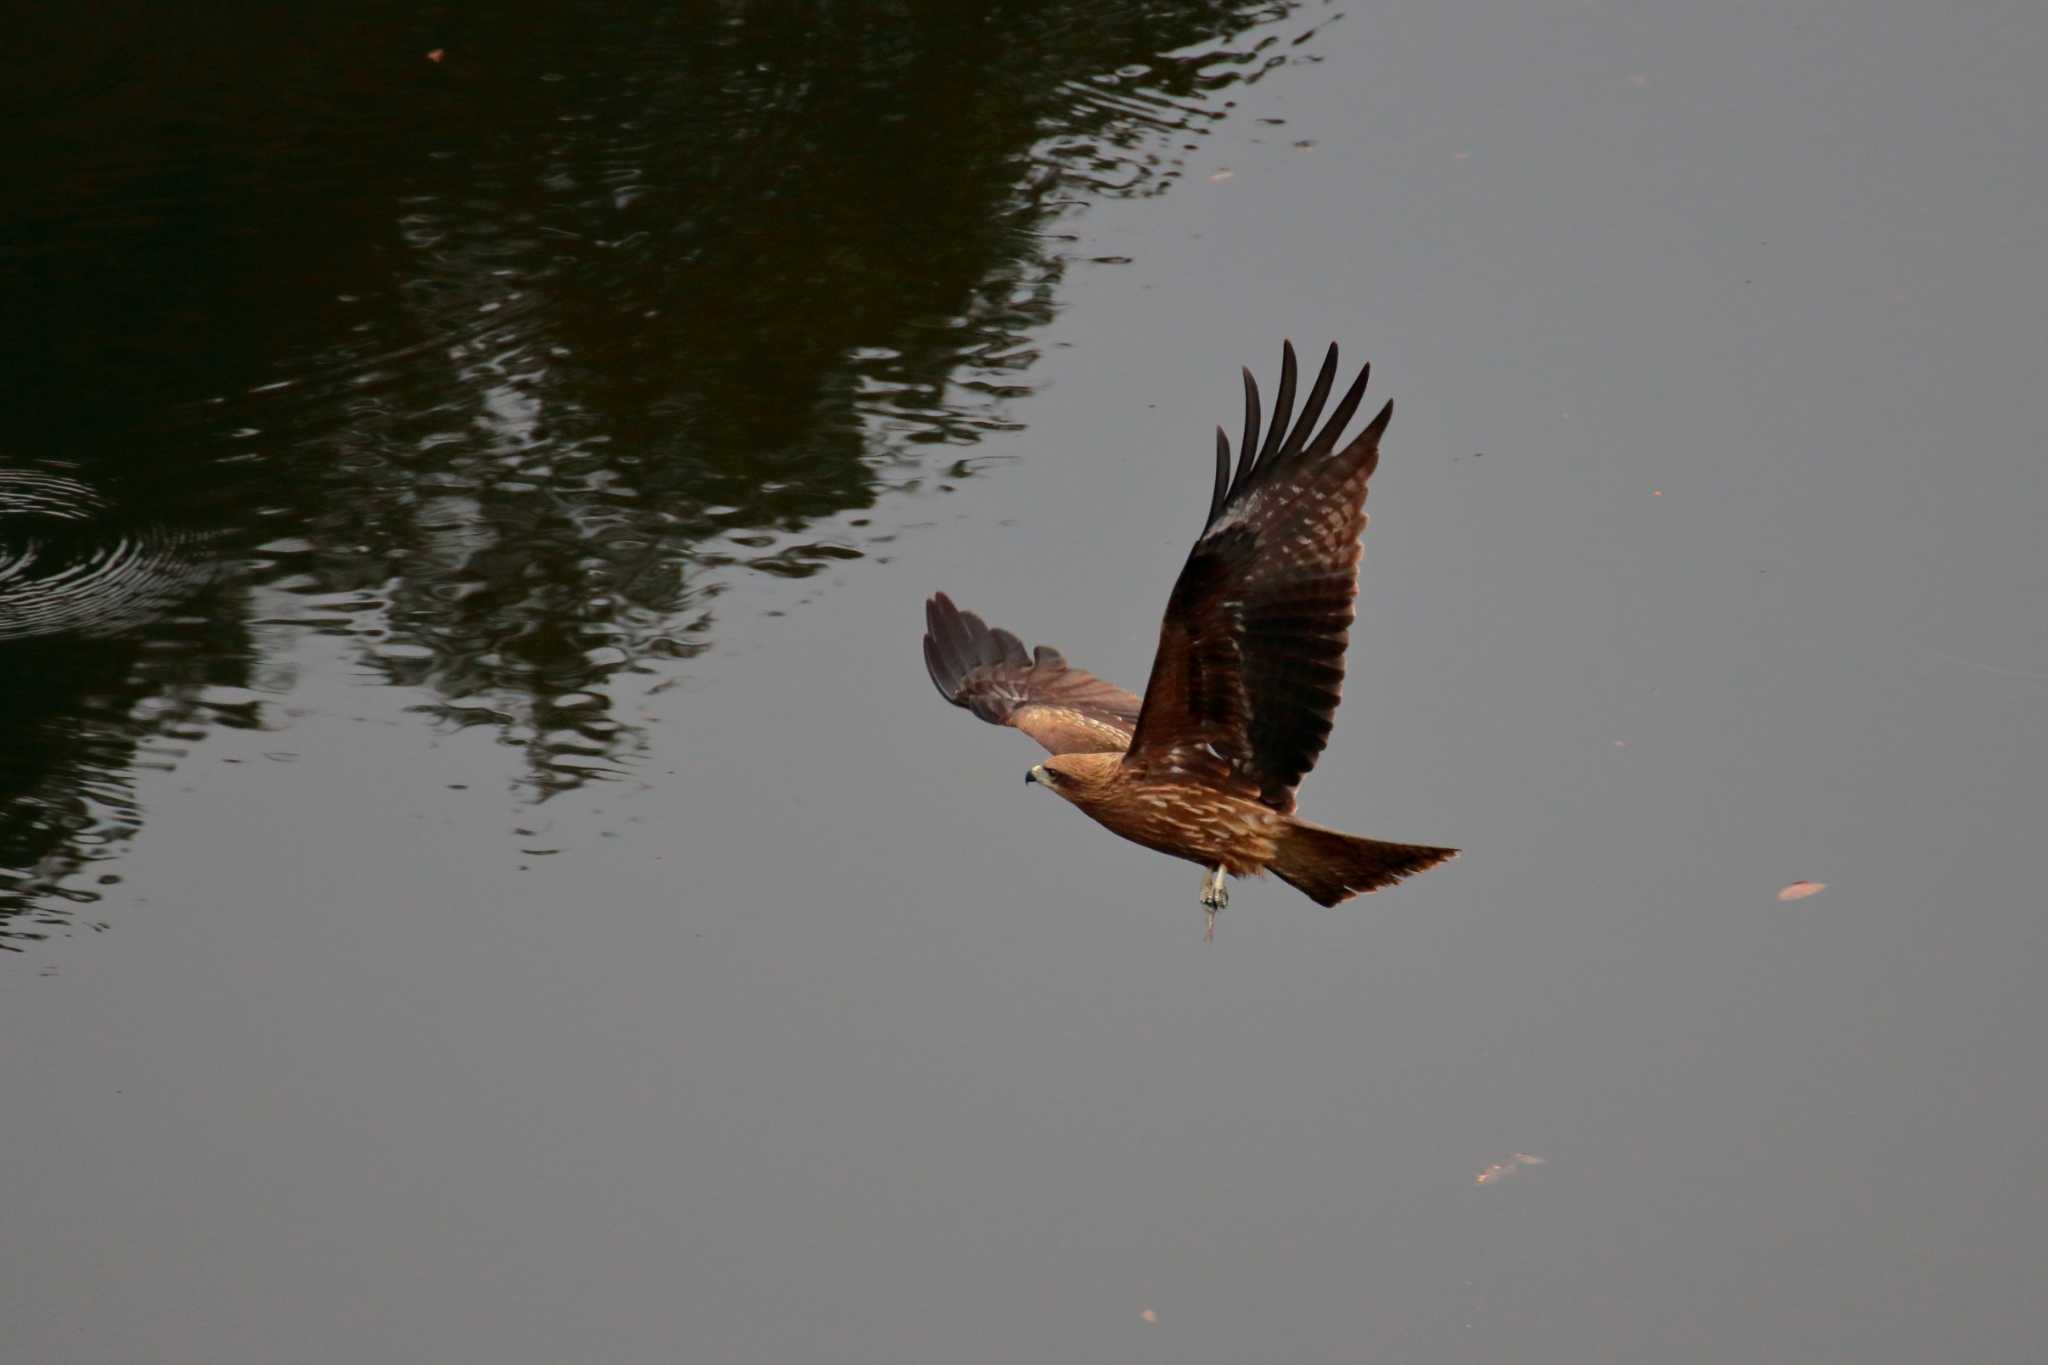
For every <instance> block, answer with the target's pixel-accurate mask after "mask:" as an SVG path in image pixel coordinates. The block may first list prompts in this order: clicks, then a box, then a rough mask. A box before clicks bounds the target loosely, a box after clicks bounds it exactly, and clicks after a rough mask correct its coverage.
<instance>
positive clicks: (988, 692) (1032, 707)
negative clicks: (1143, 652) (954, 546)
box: [924, 593, 1139, 754]
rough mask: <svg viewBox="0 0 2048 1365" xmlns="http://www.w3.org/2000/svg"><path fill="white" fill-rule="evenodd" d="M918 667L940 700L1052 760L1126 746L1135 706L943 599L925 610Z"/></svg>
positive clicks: (1050, 652)
mask: <svg viewBox="0 0 2048 1365" xmlns="http://www.w3.org/2000/svg"><path fill="white" fill-rule="evenodd" d="M924 619H925V633H924V662H925V667H926V669H928V670H929V671H930V673H931V675H932V683H933V685H934V686H936V687H937V688H938V689H939V695H940V696H943V697H944V698H945V699H946V700H947V701H950V702H952V703H953V704H954V705H955V706H964V707H966V708H967V709H968V710H970V711H972V712H973V713H974V714H975V715H977V716H979V717H981V718H982V719H983V720H985V721H987V722H989V723H990V724H991V725H1009V726H1014V727H1015V728H1017V729H1019V730H1022V731H1023V732H1024V733H1025V734H1027V735H1030V736H1031V737H1032V738H1033V739H1035V740H1037V741H1038V742H1039V743H1040V744H1043V745H1044V746H1045V747H1046V749H1048V750H1049V751H1050V752H1052V753H1056V754H1067V753H1108V752H1113V751H1121V750H1122V749H1124V748H1125V747H1126V746H1127V745H1128V744H1129V743H1130V736H1131V731H1132V729H1133V728H1134V727H1135V726H1136V724H1137V719H1138V707H1139V703H1138V699H1137V698H1136V697H1135V696H1133V695H1131V694H1130V693H1129V692H1126V691H1124V690H1123V689H1122V688H1121V687H1117V686H1115V685H1114V684H1111V683H1106V682H1104V681H1103V680H1102V679H1100V678H1098V677H1096V676H1095V675H1094V674H1092V673H1086V672H1083V671H1082V670H1081V669H1078V668H1074V667H1072V666H1070V665H1069V664H1068V663H1067V661H1066V659H1065V658H1064V657H1063V656H1062V655H1061V654H1060V652H1059V651H1058V650H1056V649H1054V648H1052V647H1051V646H1049V645H1040V646H1039V647H1038V648H1037V650H1036V651H1035V652H1027V651H1026V650H1025V648H1024V642H1023V641H1022V640H1019V639H1018V638H1017V637H1016V636H1015V635H1012V634H1011V633H1010V632H1009V631H1007V630H1002V629H990V628H989V626H988V625H987V624H986V623H985V622H983V621H982V619H981V618H980V617H979V616H977V615H975V614H974V613H973V612H971V611H962V610H960V609H959V608H958V607H956V606H954V605H953V600H952V599H951V598H950V597H947V596H946V594H944V593H934V594H933V595H932V597H931V599H930V600H929V601H927V602H926V603H925V608H924Z"/></svg>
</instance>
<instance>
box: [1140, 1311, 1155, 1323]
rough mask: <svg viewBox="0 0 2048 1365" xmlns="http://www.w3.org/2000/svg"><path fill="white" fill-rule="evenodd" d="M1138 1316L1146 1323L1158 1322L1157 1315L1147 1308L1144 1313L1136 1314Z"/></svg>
mask: <svg viewBox="0 0 2048 1365" xmlns="http://www.w3.org/2000/svg"><path fill="white" fill-rule="evenodd" d="M1138 1316H1139V1317H1141V1318H1143V1319H1144V1320H1145V1321H1147V1322H1153V1323H1156V1322H1158V1321H1159V1315H1158V1314H1157V1313H1155V1312H1153V1311H1152V1310H1151V1309H1149V1308H1147V1309H1146V1310H1145V1311H1144V1312H1142V1313H1140V1314H1138Z"/></svg>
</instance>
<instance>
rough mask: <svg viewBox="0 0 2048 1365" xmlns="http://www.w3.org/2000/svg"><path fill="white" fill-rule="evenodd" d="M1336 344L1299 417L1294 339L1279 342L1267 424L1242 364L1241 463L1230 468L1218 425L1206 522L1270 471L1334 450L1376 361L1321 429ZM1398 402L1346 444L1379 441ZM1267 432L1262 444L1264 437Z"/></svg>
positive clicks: (1332, 377) (1361, 372)
mask: <svg viewBox="0 0 2048 1365" xmlns="http://www.w3.org/2000/svg"><path fill="white" fill-rule="evenodd" d="M1337 355H1338V351H1337V343H1336V342H1334V341H1333V342H1331V343H1330V348H1329V350H1328V351H1326V352H1324V354H1323V363H1322V367H1321V369H1320V370H1319V371H1318V373H1317V375H1316V381H1315V385H1314V387H1313V388H1312V389H1310V391H1309V395H1308V402H1307V403H1306V404H1305V405H1304V406H1303V408H1302V410H1301V416H1300V417H1299V418H1298V419H1297V418H1295V416H1294V411H1293V409H1294V388H1295V378H1296V372H1297V363H1296V360H1295V355H1294V343H1293V342H1292V341H1291V340H1287V341H1282V342H1281V343H1280V389H1279V392H1278V393H1277V394H1276V395H1275V397H1274V402H1273V421H1272V424H1271V425H1270V426H1268V425H1267V424H1266V423H1265V421H1264V412H1263V411H1262V409H1263V406H1264V405H1263V404H1262V403H1261V401H1260V398H1259V382H1258V380H1257V379H1255V378H1254V377H1253V376H1252V372H1251V369H1250V368H1249V367H1245V368H1244V436H1243V438H1242V443H1241V444H1240V445H1239V447H1238V451H1237V468H1236V470H1235V471H1234V472H1233V471H1232V470H1231V468H1230V442H1229V440H1228V439H1227V438H1226V437H1225V436H1224V434H1223V429H1222V428H1221V427H1218V428H1217V429H1216V489H1215V492H1214V493H1213V494H1212V495H1211V496H1210V499H1209V519H1208V522H1207V523H1206V525H1208V526H1214V525H1215V524H1216V519H1217V518H1218V517H1220V516H1221V515H1222V514H1223V510H1224V508H1226V507H1227V506H1229V504H1230V503H1231V502H1233V501H1235V500H1236V499H1238V498H1240V497H1242V496H1244V495H1245V494H1246V493H1248V492H1249V491H1250V490H1251V489H1252V488H1253V487H1255V486H1256V485H1257V484H1258V483H1260V482H1261V481H1262V479H1263V478H1264V476H1265V475H1266V474H1267V473H1268V472H1269V471H1271V470H1275V469H1279V468H1283V467H1284V466H1286V465H1288V464H1289V463H1291V462H1293V461H1295V460H1297V459H1300V458H1303V457H1304V456H1324V455H1329V454H1331V453H1332V452H1334V451H1336V450H1337V448H1338V441H1339V440H1341V439H1342V437H1343V435H1344V428H1345V427H1347V426H1349V425H1350V423H1351V418H1352V416H1353V414H1355V413H1356V412H1357V411H1358V405H1359V403H1360V402H1361V401H1362V400H1363V399H1364V397H1365V386H1366V383H1367V381H1368V380H1369V379H1370V378H1371V376H1372V366H1371V365H1369V364H1368V365H1363V366H1361V367H1360V368H1359V371H1358V377H1357V378H1356V379H1354V380H1353V381H1352V382H1351V387H1350V388H1349V389H1348V390H1346V391H1345V394H1344V396H1343V397H1342V398H1341V399H1339V400H1338V403H1337V407H1336V410H1335V411H1334V412H1332V413H1331V414H1330V419H1329V421H1327V422H1325V423H1323V427H1322V430H1321V431H1317V430H1316V422H1317V420H1318V419H1319V418H1321V416H1322V413H1323V405H1324V404H1325V403H1326V402H1327V401H1328V400H1329V396H1330V389H1331V386H1332V385H1333V384H1334V382H1335V380H1336V377H1337ZM1393 414H1394V405H1393V403H1391V402H1389V403H1388V404H1387V405H1386V406H1385V407H1384V408H1381V409H1380V413H1379V416H1377V417H1375V418H1374V419H1373V420H1372V422H1371V423H1369V424H1368V425H1367V426H1366V428H1365V430H1364V431H1362V432H1360V433H1359V436H1358V439H1357V440H1356V441H1354V442H1352V443H1351V446H1347V447H1345V448H1346V449H1351V448H1353V447H1355V446H1357V445H1358V444H1359V443H1360V442H1370V443H1372V444H1374V445H1377V443H1378V441H1379V438H1380V434H1381V433H1382V432H1384V431H1385V430H1386V428H1387V422H1388V421H1389V419H1391V418H1392V417H1393ZM1262 432H1263V433H1264V437H1265V440H1264V442H1263V444H1262V443H1261V441H1260V435H1261V433H1262Z"/></svg>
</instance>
